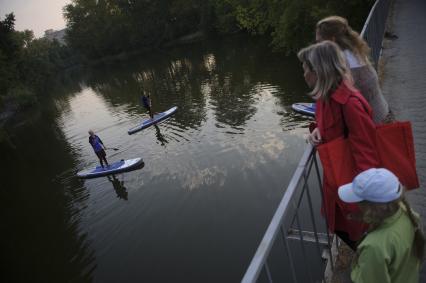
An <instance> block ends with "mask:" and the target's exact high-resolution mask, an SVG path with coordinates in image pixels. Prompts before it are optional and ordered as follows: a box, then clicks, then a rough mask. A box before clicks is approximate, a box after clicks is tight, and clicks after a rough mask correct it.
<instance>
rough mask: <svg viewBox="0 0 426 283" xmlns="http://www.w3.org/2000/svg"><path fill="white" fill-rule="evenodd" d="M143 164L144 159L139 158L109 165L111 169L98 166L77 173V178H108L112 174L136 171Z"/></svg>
mask: <svg viewBox="0 0 426 283" xmlns="http://www.w3.org/2000/svg"><path fill="white" fill-rule="evenodd" d="M142 164H143V159H142V158H140V157H138V158H134V159H128V160H123V159H122V160H120V161H117V162H114V163H112V164H110V165H109V167H106V166H105V167H104V168H102V167H101V166H96V167H95V168H89V169H85V170H82V171H80V172H78V173H77V176H78V177H80V178H95V177H100V176H106V175H110V174H115V173H120V172H124V171H130V170H132V169H136V168H137V167H139V166H141V165H142Z"/></svg>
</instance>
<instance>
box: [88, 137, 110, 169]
mask: <svg viewBox="0 0 426 283" xmlns="http://www.w3.org/2000/svg"><path fill="white" fill-rule="evenodd" d="M89 135H90V136H89V143H90V145H91V146H92V148H93V150H94V151H95V153H96V156H97V157H98V158H99V162H100V163H101V166H102V168H103V167H104V164H103V161H105V164H106V166H108V167H109V164H108V161H107V159H106V153H105V149H106V147H105V145H104V143H103V142H102V140H101V139H100V138H99V137H98V136H97V135H95V133H94V132H93V131H92V130H89Z"/></svg>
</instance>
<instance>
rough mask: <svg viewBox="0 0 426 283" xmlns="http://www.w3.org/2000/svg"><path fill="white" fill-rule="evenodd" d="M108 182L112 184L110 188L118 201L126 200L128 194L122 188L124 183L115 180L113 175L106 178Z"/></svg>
mask: <svg viewBox="0 0 426 283" xmlns="http://www.w3.org/2000/svg"><path fill="white" fill-rule="evenodd" d="M107 178H108V181H110V182H111V183H112V186H113V188H114V191H115V193H116V194H117V197H118V198H119V199H124V200H128V198H127V196H128V192H127V189H126V187H124V181H123V180H121V181H120V180H119V179H117V177H116V176H115V175H109V176H107Z"/></svg>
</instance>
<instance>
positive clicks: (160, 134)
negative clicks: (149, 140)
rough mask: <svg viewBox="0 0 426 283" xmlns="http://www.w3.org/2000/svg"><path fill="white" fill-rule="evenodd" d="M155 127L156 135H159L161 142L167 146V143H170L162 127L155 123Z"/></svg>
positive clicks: (158, 138)
mask: <svg viewBox="0 0 426 283" xmlns="http://www.w3.org/2000/svg"><path fill="white" fill-rule="evenodd" d="M154 127H155V136H156V137H157V140H158V141H159V142H160V144H161V145H162V146H166V143H168V141H167V139H166V138H165V137H164V135H163V134H162V133H161V131H160V127H159V126H157V125H154Z"/></svg>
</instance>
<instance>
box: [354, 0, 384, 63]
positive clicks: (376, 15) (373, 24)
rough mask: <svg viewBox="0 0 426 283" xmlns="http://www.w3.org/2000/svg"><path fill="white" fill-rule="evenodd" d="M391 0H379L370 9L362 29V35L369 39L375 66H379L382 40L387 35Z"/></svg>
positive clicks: (366, 39)
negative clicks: (387, 20)
mask: <svg viewBox="0 0 426 283" xmlns="http://www.w3.org/2000/svg"><path fill="white" fill-rule="evenodd" d="M390 2H391V0H378V1H376V3H374V5H373V7H372V8H371V10H370V14H369V15H368V17H367V20H366V21H365V24H364V27H363V28H362V31H361V36H362V37H363V38H364V39H365V41H367V43H368V46H370V48H371V60H372V63H373V66H374V67H376V68H377V64H378V63H379V58H380V54H381V51H382V42H383V37H384V35H385V29H386V19H387V18H388V12H389V6H390Z"/></svg>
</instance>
